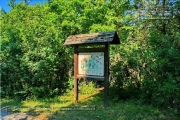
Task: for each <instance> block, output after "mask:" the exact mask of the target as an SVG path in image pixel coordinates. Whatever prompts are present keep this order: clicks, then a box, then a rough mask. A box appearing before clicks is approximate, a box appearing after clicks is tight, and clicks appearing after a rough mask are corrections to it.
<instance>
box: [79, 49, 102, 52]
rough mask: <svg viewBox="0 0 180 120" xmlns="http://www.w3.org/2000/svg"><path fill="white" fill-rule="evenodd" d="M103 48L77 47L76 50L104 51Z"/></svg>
mask: <svg viewBox="0 0 180 120" xmlns="http://www.w3.org/2000/svg"><path fill="white" fill-rule="evenodd" d="M104 51H105V48H78V49H77V52H104Z"/></svg>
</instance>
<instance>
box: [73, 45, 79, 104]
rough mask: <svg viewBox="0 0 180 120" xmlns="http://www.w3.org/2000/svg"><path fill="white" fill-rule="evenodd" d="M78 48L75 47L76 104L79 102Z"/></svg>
mask: <svg viewBox="0 0 180 120" xmlns="http://www.w3.org/2000/svg"><path fill="white" fill-rule="evenodd" d="M77 49H78V46H77V45H75V46H74V102H75V103H77V102H78V79H77V74H78V52H77Z"/></svg>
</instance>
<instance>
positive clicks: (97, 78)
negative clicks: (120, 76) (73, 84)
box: [77, 75, 105, 81]
mask: <svg viewBox="0 0 180 120" xmlns="http://www.w3.org/2000/svg"><path fill="white" fill-rule="evenodd" d="M77 78H78V79H82V78H85V79H88V80H92V79H93V80H97V81H104V79H105V78H104V76H102V77H101V76H87V75H77Z"/></svg>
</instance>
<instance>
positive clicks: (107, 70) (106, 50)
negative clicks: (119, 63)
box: [104, 43, 109, 106]
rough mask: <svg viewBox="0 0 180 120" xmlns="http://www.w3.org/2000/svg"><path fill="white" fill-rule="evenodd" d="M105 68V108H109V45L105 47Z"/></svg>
mask: <svg viewBox="0 0 180 120" xmlns="http://www.w3.org/2000/svg"><path fill="white" fill-rule="evenodd" d="M104 59H105V66H104V75H105V80H104V106H108V91H109V44H108V43H107V44H106V45H105V56H104Z"/></svg>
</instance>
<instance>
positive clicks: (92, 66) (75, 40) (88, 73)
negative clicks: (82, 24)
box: [64, 31, 120, 106]
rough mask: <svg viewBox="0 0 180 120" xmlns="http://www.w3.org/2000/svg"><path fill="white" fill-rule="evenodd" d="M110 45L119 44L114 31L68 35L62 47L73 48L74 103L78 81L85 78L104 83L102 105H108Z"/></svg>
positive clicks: (76, 96)
mask: <svg viewBox="0 0 180 120" xmlns="http://www.w3.org/2000/svg"><path fill="white" fill-rule="evenodd" d="M110 44H120V40H119V37H118V35H117V33H116V32H115V31H114V32H103V33H92V34H79V35H70V36H69V37H68V38H67V39H66V41H65V43H64V45H73V46H74V101H75V103H77V101H78V80H79V79H81V78H86V79H93V80H99V81H104V105H105V106H107V105H108V89H109V47H110ZM87 46H88V47H87ZM96 46H101V47H96Z"/></svg>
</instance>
